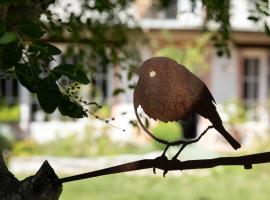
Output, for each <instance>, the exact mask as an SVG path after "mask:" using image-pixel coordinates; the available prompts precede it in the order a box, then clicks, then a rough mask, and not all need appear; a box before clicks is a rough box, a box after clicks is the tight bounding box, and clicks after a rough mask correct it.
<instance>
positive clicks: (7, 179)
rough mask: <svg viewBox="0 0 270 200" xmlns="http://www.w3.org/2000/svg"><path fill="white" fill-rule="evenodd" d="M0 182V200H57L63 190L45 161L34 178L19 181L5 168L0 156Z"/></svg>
mask: <svg viewBox="0 0 270 200" xmlns="http://www.w3.org/2000/svg"><path fill="white" fill-rule="evenodd" d="M22 167H23V166H22ZM0 180H1V183H0V199H1V200H57V199H59V197H60V194H61V192H62V188H63V187H62V184H61V182H60V181H59V178H58V177H57V175H56V174H55V172H54V170H53V169H52V167H51V166H50V164H49V163H48V162H47V161H45V162H44V163H43V164H42V166H41V168H40V169H39V170H38V172H37V173H36V174H35V175H34V176H29V177H27V178H25V179H24V180H22V181H19V180H18V179H17V178H15V176H14V175H13V174H12V173H11V172H10V171H9V170H8V168H7V167H6V164H5V161H4V159H3V156H2V155H1V156H0Z"/></svg>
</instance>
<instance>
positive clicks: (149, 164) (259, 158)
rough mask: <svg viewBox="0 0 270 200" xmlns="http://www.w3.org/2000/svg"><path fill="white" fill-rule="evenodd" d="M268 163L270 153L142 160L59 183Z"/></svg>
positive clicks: (70, 178)
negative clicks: (147, 171) (154, 171)
mask: <svg viewBox="0 0 270 200" xmlns="http://www.w3.org/2000/svg"><path fill="white" fill-rule="evenodd" d="M268 162H270V152H265V153H258V154H252V155H245V156H237V157H220V158H213V159H203V160H187V161H180V160H167V161H164V160H163V161H160V160H158V159H144V160H138V161H135V162H130V163H126V164H122V165H117V166H114V167H109V168H105V169H101V170H97V171H93V172H89V173H84V174H79V175H75V176H70V177H66V178H62V179H60V181H61V183H66V182H71V181H77V180H82V179H87V178H93V177H97V176H104V175H108V174H116V173H121V172H129V171H136V170H142V169H148V168H154V167H155V168H158V169H161V170H167V171H173V170H188V169H203V168H212V167H217V166H225V165H242V166H244V168H245V169H251V168H252V165H254V164H261V163H268Z"/></svg>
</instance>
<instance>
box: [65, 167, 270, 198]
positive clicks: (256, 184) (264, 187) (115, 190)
mask: <svg viewBox="0 0 270 200" xmlns="http://www.w3.org/2000/svg"><path fill="white" fill-rule="evenodd" d="M269 180H270V165H267V164H264V165H260V166H254V168H253V169H252V170H244V169H243V168H241V167H219V168H215V169H205V170H197V171H192V174H190V171H184V172H183V173H182V175H181V176H179V177H176V176H172V175H168V176H167V177H166V178H163V177H162V175H161V172H159V174H158V175H156V176H127V175H124V174H119V175H109V176H104V177H97V178H93V179H89V180H83V181H77V182H73V183H66V184H64V190H63V193H62V196H61V198H60V200H74V199H76V200H103V199H106V200H138V199H139V200H150V199H154V200H169V199H185V200H225V199H226V200H227V199H233V200H238V199H239V200H240V199H241V200H242V199H245V200H249V199H250V200H253V199H259V200H264V199H265V200H268V199H269V195H270V190H269V189H270V185H269Z"/></svg>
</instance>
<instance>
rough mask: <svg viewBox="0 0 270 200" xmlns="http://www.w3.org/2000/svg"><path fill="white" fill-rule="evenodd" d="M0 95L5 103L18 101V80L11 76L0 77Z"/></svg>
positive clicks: (12, 103)
mask: <svg viewBox="0 0 270 200" xmlns="http://www.w3.org/2000/svg"><path fill="white" fill-rule="evenodd" d="M0 97H1V99H2V100H3V101H4V103H5V104H7V105H10V106H11V105H14V104H17V103H18V82H17V80H16V79H12V78H1V79H0Z"/></svg>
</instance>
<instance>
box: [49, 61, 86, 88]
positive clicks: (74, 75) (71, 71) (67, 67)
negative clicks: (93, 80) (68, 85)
mask: <svg viewBox="0 0 270 200" xmlns="http://www.w3.org/2000/svg"><path fill="white" fill-rule="evenodd" d="M51 73H53V74H54V75H55V76H56V77H58V78H60V77H61V76H62V75H65V76H67V77H68V78H69V79H71V80H74V81H77V82H79V83H82V84H85V85H86V84H88V83H90V80H89V79H88V77H87V76H86V73H85V72H83V71H82V70H80V69H76V66H75V65H71V64H61V65H58V66H57V67H55V68H54V69H53V70H52V71H51Z"/></svg>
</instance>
